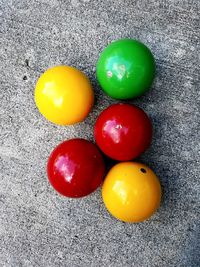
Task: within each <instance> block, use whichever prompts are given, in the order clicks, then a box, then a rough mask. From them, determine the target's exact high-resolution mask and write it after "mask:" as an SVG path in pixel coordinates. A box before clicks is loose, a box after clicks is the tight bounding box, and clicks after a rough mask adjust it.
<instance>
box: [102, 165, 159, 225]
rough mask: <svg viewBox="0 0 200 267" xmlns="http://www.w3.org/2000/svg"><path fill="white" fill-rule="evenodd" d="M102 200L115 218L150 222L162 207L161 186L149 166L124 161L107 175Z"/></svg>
mask: <svg viewBox="0 0 200 267" xmlns="http://www.w3.org/2000/svg"><path fill="white" fill-rule="evenodd" d="M102 197H103V201H104V203H105V206H106V208H107V209H108V211H109V212H110V213H111V214H112V215H113V216H114V217H116V218H117V219H119V220H121V221H124V222H130V223H136V222H141V221H144V220H146V219H148V218H149V217H150V216H151V215H152V214H153V213H154V212H155V211H156V209H157V208H158V207H159V205H160V200H161V186H160V182H159V180H158V178H157V176H156V175H155V173H154V172H153V171H152V170H151V169H150V168H148V167H147V166H146V165H144V164H141V163H136V162H122V163H118V164H117V165H115V166H114V167H113V168H112V169H111V170H110V171H109V173H108V174H107V176H106V178H105V181H104V183H103V187H102Z"/></svg>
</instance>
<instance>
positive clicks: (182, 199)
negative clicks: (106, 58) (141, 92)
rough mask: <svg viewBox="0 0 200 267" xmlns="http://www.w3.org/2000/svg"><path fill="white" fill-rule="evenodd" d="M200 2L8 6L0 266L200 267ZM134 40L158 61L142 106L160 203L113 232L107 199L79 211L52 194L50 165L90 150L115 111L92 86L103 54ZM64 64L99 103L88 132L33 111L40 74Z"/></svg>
mask: <svg viewBox="0 0 200 267" xmlns="http://www.w3.org/2000/svg"><path fill="white" fill-rule="evenodd" d="M199 8H200V2H199V1H198V0H168V1H167V0H136V1H133V0H127V1H125V0H115V1H114V0H113V1H111V0H107V1H106V0H102V1H97V0H71V1H69V0H37V1H33V0H30V1H27V0H0V84H1V87H0V158H1V160H0V266H5V267H8V266H12V267H20V266H23V267H24V266H27V267H29V266H39V267H54V266H67V267H82V266H83V267H88V266H93V267H103V266H113V267H118V266H119V267H128V266H134V267H147V266H148V267H154V266H159V267H171V266H174V267H197V266H200V245H199V240H200V224H199V222H200V213H199V211H200V183H199V172H200V168H199V158H198V156H199V150H200V147H199V139H200V138H199V137H200V136H199V132H200V128H199V112H198V108H199V102H198V96H199V95H198V94H199V85H200V84H199V74H200V68H199V64H200V59H199V52H198V51H197V50H198V48H199V44H200V42H199V40H200V39H199V32H200V31H199V23H200V21H199ZM122 37H130V38H136V39H139V40H141V41H143V42H144V43H145V44H147V45H148V46H149V47H150V49H151V50H152V52H153V54H154V55H155V58H156V64H157V76H156V79H155V82H154V84H153V86H152V89H151V90H150V91H149V93H147V94H146V95H145V96H143V97H140V98H138V99H135V100H132V101H130V102H131V103H134V104H137V105H138V106H140V107H142V108H143V109H144V110H145V111H146V112H147V113H148V114H149V116H150V117H151V119H152V121H153V125H154V138H153V143H152V146H151V148H150V149H149V150H148V151H147V152H146V153H145V154H144V155H142V157H141V158H140V159H139V160H140V161H142V162H144V163H146V164H148V165H149V166H150V167H151V168H152V169H153V170H154V171H155V172H156V173H157V175H158V176H159V177H160V180H161V183H162V186H163V191H164V195H163V201H162V205H161V207H160V209H159V211H158V212H157V213H156V214H155V216H153V217H152V218H151V219H150V220H148V221H146V222H144V223H140V224H126V223H122V222H120V221H117V220H116V219H114V218H113V217H111V216H110V215H109V214H108V212H107V211H106V209H105V207H104V205H103V203H102V199H101V193H100V190H97V191H96V192H95V193H94V194H92V195H91V196H89V197H87V198H83V199H80V200H72V199H67V198H64V197H61V196H60V195H58V194H57V193H56V192H55V191H54V190H53V189H52V188H51V187H50V185H49V184H48V182H47V176H46V170H45V165H46V160H47V158H48V155H49V153H50V152H51V151H52V149H53V148H54V147H55V146H56V145H57V144H58V143H59V142H61V141H63V140H65V139H68V138H72V137H83V138H87V139H89V140H92V139H93V135H92V128H93V124H94V121H95V119H96V118H97V116H98V114H99V113H100V111H101V110H103V109H104V107H107V106H109V105H110V104H111V103H114V102H116V101H113V100H112V99H110V98H109V97H107V96H106V95H105V94H103V93H102V91H101V90H100V87H99V86H98V84H97V82H96V78H95V64H96V61H97V59H98V56H99V53H100V51H102V49H103V48H104V47H105V46H106V45H107V44H108V43H110V42H111V41H112V40H115V39H119V38H122ZM57 64H66V65H72V66H75V67H77V68H79V69H80V70H82V71H84V72H85V73H86V74H87V75H88V76H89V77H90V79H91V81H92V83H93V86H94V89H95V94H96V104H95V107H94V109H93V111H92V112H91V114H90V116H89V117H88V118H87V119H86V120H85V121H84V122H83V123H81V124H78V125H75V126H70V127H60V126H56V125H53V124H51V123H49V122H48V121H46V120H45V119H44V118H43V117H42V116H41V115H40V114H39V112H38V110H37V109H36V107H35V104H34V100H33V93H34V86H35V83H36V80H37V79H38V77H39V75H40V74H41V73H42V72H43V71H44V70H45V69H46V68H48V67H50V66H53V65H57Z"/></svg>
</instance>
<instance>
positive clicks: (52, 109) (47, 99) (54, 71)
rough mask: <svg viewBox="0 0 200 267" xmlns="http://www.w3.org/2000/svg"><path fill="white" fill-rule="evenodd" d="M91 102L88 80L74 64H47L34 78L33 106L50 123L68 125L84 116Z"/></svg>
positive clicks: (90, 89)
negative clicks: (36, 78) (39, 75)
mask: <svg viewBox="0 0 200 267" xmlns="http://www.w3.org/2000/svg"><path fill="white" fill-rule="evenodd" d="M93 102H94V93H93V89H92V86H91V84H90V81H89V79H88V78H87V77H86V75H85V74H84V73H82V72H81V71H80V70H78V69H76V68H73V67H69V66H56V67H53V68H50V69H48V70H47V71H45V72H44V73H43V74H42V75H41V77H40V78H39V79H38V81H37V84H36V88H35V103H36V106H37V107H38V109H39V111H40V112H41V114H42V115H43V116H44V117H45V118H46V119H47V120H49V121H51V122H53V123H56V124H60V125H69V124H74V123H78V122H80V121H82V120H84V119H85V118H86V117H87V115H88V113H89V112H90V110H91V108H92V106H93Z"/></svg>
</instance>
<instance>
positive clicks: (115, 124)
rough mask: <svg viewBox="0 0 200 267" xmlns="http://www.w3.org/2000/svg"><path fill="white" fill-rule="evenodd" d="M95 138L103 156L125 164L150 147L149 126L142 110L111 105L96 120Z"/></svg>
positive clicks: (147, 118) (125, 105)
mask: <svg viewBox="0 0 200 267" xmlns="http://www.w3.org/2000/svg"><path fill="white" fill-rule="evenodd" d="M94 136H95V140H96V143H97V145H98V146H99V148H100V149H101V150H102V151H103V152H104V154H106V155H107V156H108V157H110V158H112V159H115V160H119V161H126V160H131V159H134V158H136V157H138V156H139V155H140V154H141V153H143V152H144V151H145V150H146V149H147V148H148V147H149V145H150V143H151V140H152V125H151V121H150V119H149V117H148V116H147V114H146V113H145V112H144V111H143V110H142V109H140V108H138V107H136V106H134V105H130V104H114V105H111V106H109V107H108V108H107V109H105V110H104V111H103V112H102V113H101V114H100V115H99V117H98V118H97V121H96V123H95V126H94Z"/></svg>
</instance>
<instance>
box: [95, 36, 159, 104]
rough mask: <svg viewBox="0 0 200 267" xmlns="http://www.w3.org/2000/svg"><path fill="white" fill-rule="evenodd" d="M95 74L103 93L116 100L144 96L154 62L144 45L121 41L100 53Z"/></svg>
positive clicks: (151, 76)
mask: <svg viewBox="0 0 200 267" xmlns="http://www.w3.org/2000/svg"><path fill="white" fill-rule="evenodd" d="M96 71H97V79H98V81H99V83H100V85H101V87H102V88H103V90H104V91H105V93H106V94H108V95H109V96H110V97H112V98H116V99H129V98H134V97H137V96H140V95H142V94H144V93H145V92H146V91H147V90H148V89H149V88H150V86H151V84H152V82H153V79H154V76H155V61H154V57H153V55H152V53H151V51H150V50H149V48H147V47H146V46H145V45H144V44H142V43H141V42H139V41H137V40H132V39H122V40H118V41H115V42H113V43H111V44H109V45H108V46H107V47H106V48H105V49H104V50H103V52H102V53H101V55H100V57H99V60H98V62H97V70H96Z"/></svg>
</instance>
